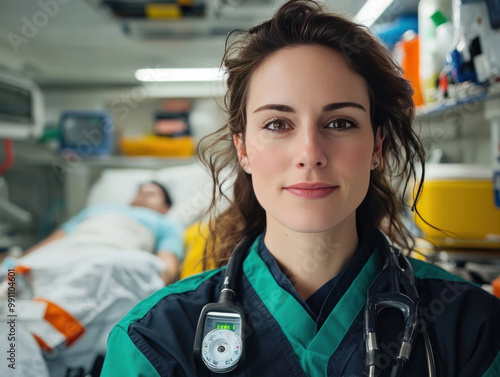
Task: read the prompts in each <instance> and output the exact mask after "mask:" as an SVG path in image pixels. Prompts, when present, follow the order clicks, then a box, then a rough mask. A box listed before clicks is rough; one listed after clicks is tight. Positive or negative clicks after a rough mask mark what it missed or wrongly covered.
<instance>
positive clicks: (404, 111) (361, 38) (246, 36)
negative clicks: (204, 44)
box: [198, 0, 425, 266]
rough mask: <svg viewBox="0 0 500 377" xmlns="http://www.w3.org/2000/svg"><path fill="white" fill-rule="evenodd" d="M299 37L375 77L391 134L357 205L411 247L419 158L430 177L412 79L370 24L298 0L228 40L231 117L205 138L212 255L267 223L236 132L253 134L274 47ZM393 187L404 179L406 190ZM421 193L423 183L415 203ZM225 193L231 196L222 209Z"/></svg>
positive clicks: (378, 121) (375, 121) (377, 108)
mask: <svg viewBox="0 0 500 377" xmlns="http://www.w3.org/2000/svg"><path fill="white" fill-rule="evenodd" d="M297 45H319V46H325V47H328V48H331V49H333V50H335V51H338V52H340V53H341V54H342V55H343V57H344V58H345V60H346V62H347V63H348V64H349V66H350V67H351V68H352V69H353V70H354V71H355V72H357V73H358V74H359V75H361V76H362V77H363V78H364V79H365V81H366V83H367V84H368V92H369V93H368V94H369V97H370V115H371V122H372V128H373V132H374V135H375V134H376V131H377V129H378V128H379V127H381V131H382V132H383V134H384V135H385V138H384V141H383V145H382V155H381V160H380V164H379V166H378V168H377V169H375V170H372V173H371V176H370V185H369V189H368V193H367V195H366V197H365V199H364V200H363V202H362V203H361V205H360V206H359V207H358V208H357V210H356V218H357V219H358V222H361V224H362V225H363V226H366V227H376V228H379V229H381V230H382V231H383V232H384V233H385V234H386V235H387V236H388V237H389V239H390V240H391V241H392V242H393V243H395V244H396V245H398V246H400V247H402V248H403V249H406V250H411V249H412V247H413V244H414V238H413V236H412V234H411V233H410V232H409V231H408V229H407V228H406V227H405V225H404V224H403V222H402V221H401V218H400V216H401V211H402V209H403V206H404V194H405V193H406V191H407V188H408V184H409V183H410V182H411V180H412V179H415V178H416V163H420V165H421V166H422V173H421V177H420V182H423V175H424V160H425V153H424V148H423V146H422V143H421V141H420V139H419V138H418V136H417V135H416V133H415V131H414V130H413V128H412V124H413V120H414V114H415V106H414V103H413V100H412V94H413V90H412V88H411V85H410V83H409V82H408V81H407V80H405V79H404V78H403V77H402V70H401V68H400V67H399V66H398V65H397V63H395V61H394V60H393V59H392V57H391V55H390V53H389V52H388V51H387V49H386V48H385V47H384V46H382V45H381V44H380V43H379V42H378V41H377V40H376V39H375V37H374V36H373V35H372V34H371V33H370V32H369V30H368V29H367V28H365V27H364V26H361V25H358V24H356V23H354V22H352V21H350V20H348V19H346V18H344V17H341V16H339V15H337V14H334V13H328V12H326V11H324V10H323V8H322V7H321V6H320V5H319V4H318V3H316V2H314V1H304V0H291V1H288V2H286V3H285V4H284V5H282V6H281V8H280V9H279V10H278V11H277V12H276V13H275V14H274V16H273V17H272V18H271V19H270V20H268V21H266V22H264V23H262V24H260V25H257V26H255V27H253V28H251V29H250V30H248V31H246V32H241V31H238V32H233V33H231V34H230V35H229V36H228V38H227V41H226V50H225V54H224V57H223V60H222V65H223V66H224V67H225V69H226V74H227V87H228V89H227V93H226V96H225V98H224V104H225V106H226V109H227V113H228V115H229V117H228V121H227V122H226V124H225V125H224V126H223V127H222V128H220V129H219V130H218V131H216V132H214V133H212V134H210V135H208V136H206V137H205V138H204V139H203V140H202V141H201V143H200V144H199V146H198V156H199V157H200V159H201V160H202V162H203V163H204V164H205V165H206V166H207V167H208V168H209V169H210V171H211V172H212V177H213V182H214V188H213V193H212V194H213V198H212V204H211V206H210V209H209V212H210V213H211V216H212V217H211V221H210V236H209V239H208V243H207V249H206V250H209V253H208V255H206V257H208V258H210V259H212V260H215V262H216V265H218V266H221V265H224V264H225V263H226V262H227V260H228V258H229V256H230V255H231V252H232V250H233V249H234V247H235V245H236V244H237V243H238V241H240V240H241V239H242V238H243V237H244V236H245V235H247V234H249V233H255V232H262V231H263V230H264V229H265V226H266V217H265V211H264V209H263V208H262V207H261V205H260V204H259V202H258V201H257V198H256V196H255V193H254V191H253V188H252V177H251V175H249V174H247V173H245V172H244V171H243V169H242V168H241V167H240V165H239V163H238V158H237V154H236V148H235V146H234V144H233V138H232V136H233V135H235V134H241V135H245V129H246V113H245V107H246V103H247V99H248V88H249V84H250V80H251V78H252V74H253V72H254V71H255V70H256V68H257V67H258V66H259V65H260V64H261V63H262V62H263V61H264V59H266V57H268V56H269V55H271V54H272V53H273V52H276V51H278V50H280V49H282V48H284V47H290V46H297ZM222 171H224V172H225V173H226V174H221V172H222ZM227 173H229V174H227ZM234 176H235V180H234V184H233V185H232V191H233V192H232V195H226V193H225V192H224V189H223V185H224V184H225V183H226V182H228V180H230V179H231V177H234ZM391 184H392V185H391ZM393 187H402V188H403V190H402V193H403V195H401V193H399V194H398V193H397V190H395V189H394V188H393ZM419 196H420V187H419V189H418V190H417V191H416V194H415V198H414V204H413V206H412V210H413V209H414V207H415V204H416V202H417V201H418V198H419ZM220 197H225V198H226V199H228V200H229V203H230V204H229V207H228V208H227V209H225V210H224V211H223V212H221V213H220V214H218V215H216V214H217V212H219V209H218V205H219V204H220V201H219V198H220Z"/></svg>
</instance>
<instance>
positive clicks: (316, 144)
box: [297, 126, 328, 169]
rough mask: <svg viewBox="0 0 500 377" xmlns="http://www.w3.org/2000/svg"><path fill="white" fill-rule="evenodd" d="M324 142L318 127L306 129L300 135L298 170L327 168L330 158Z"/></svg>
mask: <svg viewBox="0 0 500 377" xmlns="http://www.w3.org/2000/svg"><path fill="white" fill-rule="evenodd" d="M322 141H323V140H322V136H321V132H320V130H319V129H318V128H317V127H316V126H311V127H309V126H308V127H305V129H304V130H303V132H302V133H301V134H299V135H298V142H297V167H298V168H309V169H314V168H321V167H325V166H326V164H327V162H328V158H327V155H326V153H325V149H324V148H325V146H324V145H323V143H322Z"/></svg>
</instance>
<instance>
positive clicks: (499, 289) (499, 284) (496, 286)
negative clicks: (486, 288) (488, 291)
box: [491, 276, 500, 298]
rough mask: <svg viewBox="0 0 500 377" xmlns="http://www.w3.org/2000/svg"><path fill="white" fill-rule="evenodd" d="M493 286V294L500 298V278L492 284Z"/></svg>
mask: <svg viewBox="0 0 500 377" xmlns="http://www.w3.org/2000/svg"><path fill="white" fill-rule="evenodd" d="M491 285H492V286H493V294H494V295H495V296H497V297H498V298H500V276H499V277H497V278H496V279H495V280H493V281H492V282H491Z"/></svg>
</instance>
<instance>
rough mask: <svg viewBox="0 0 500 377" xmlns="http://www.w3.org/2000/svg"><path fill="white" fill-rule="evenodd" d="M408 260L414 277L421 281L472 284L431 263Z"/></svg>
mask: <svg viewBox="0 0 500 377" xmlns="http://www.w3.org/2000/svg"><path fill="white" fill-rule="evenodd" d="M408 260H409V261H410V264H411V266H412V267H413V271H414V273H415V277H416V278H418V279H422V280H424V279H439V280H445V281H459V282H463V283H469V284H472V283H471V282H470V281H468V280H465V279H464V278H461V277H460V276H457V275H454V274H452V273H449V272H448V271H445V270H443V269H442V268H440V267H438V266H435V265H433V264H432V263H428V262H424V261H421V260H417V259H414V258H408Z"/></svg>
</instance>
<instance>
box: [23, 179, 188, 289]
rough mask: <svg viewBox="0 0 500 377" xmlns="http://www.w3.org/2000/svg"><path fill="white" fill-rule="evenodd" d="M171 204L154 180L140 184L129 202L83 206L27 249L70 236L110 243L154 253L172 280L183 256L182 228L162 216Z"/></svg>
mask: <svg viewBox="0 0 500 377" xmlns="http://www.w3.org/2000/svg"><path fill="white" fill-rule="evenodd" d="M171 205H172V201H171V199H170V195H169V194H168V192H167V190H166V189H165V188H164V187H163V186H162V185H161V184H160V183H158V182H154V181H153V182H149V183H145V184H143V185H141V186H140V187H139V190H138V192H137V194H136V195H135V197H134V198H133V199H132V201H131V202H130V206H116V205H100V206H94V207H90V208H87V209H85V210H83V211H82V212H80V213H79V214H78V215H77V216H75V217H74V218H72V219H71V220H70V221H68V222H67V223H65V224H63V225H62V226H61V228H60V229H58V230H56V231H55V232H54V233H52V234H51V235H50V236H49V237H47V238H46V239H45V240H43V241H41V242H40V243H38V244H36V245H35V246H34V247H32V248H31V249H29V250H28V251H27V252H26V253H25V255H26V254H28V253H31V252H33V251H35V250H38V249H40V248H42V247H43V246H46V245H48V244H49V243H52V242H54V241H56V240H60V239H61V238H64V237H68V236H71V238H72V240H73V241H74V242H77V243H86V244H92V245H96V246H99V245H101V246H114V247H116V248H119V249H137V250H142V251H146V252H150V253H155V254H156V255H157V256H158V257H159V258H160V259H161V260H162V261H163V263H164V264H165V269H164V271H163V273H162V277H163V279H164V281H165V284H170V283H172V282H173V281H174V280H175V278H176V277H177V275H178V272H179V261H180V260H182V258H183V231H182V228H181V226H180V225H179V224H178V223H177V222H175V220H173V219H172V218H170V217H168V216H165V214H166V213H167V212H168V211H169V209H170V207H171Z"/></svg>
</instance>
